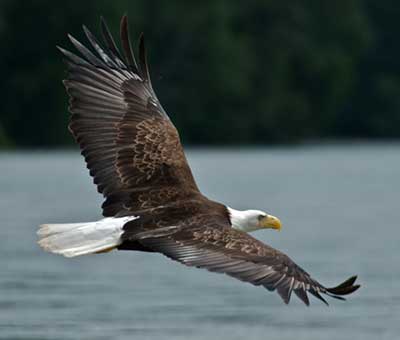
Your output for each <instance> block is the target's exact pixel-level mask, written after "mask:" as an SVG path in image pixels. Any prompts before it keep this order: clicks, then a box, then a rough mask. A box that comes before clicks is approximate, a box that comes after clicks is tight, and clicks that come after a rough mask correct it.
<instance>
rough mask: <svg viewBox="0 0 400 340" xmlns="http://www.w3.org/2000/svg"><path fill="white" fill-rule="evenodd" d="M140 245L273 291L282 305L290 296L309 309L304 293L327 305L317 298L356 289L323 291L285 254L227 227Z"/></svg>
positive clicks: (145, 240)
mask: <svg viewBox="0 0 400 340" xmlns="http://www.w3.org/2000/svg"><path fill="white" fill-rule="evenodd" d="M208 222H209V221H208ZM140 243H141V244H143V245H145V246H146V247H149V248H150V249H152V250H154V251H158V252H160V253H163V254H164V255H166V256H168V257H169V258H171V259H173V260H176V261H179V262H181V263H183V264H185V265H188V266H195V267H198V268H205V269H207V270H209V271H212V272H218V273H225V274H227V275H229V276H232V277H234V278H236V279H239V280H241V281H245V282H249V283H251V284H253V285H256V286H264V287H265V288H267V289H268V290H270V291H274V290H276V291H277V292H278V294H279V295H280V296H281V297H282V299H283V300H284V302H285V303H289V301H290V297H291V294H292V292H294V293H295V294H296V295H297V296H298V297H299V298H300V299H301V300H302V301H303V302H304V303H305V304H306V305H309V299H308V296H307V292H308V293H310V294H312V295H314V296H315V297H317V298H318V299H320V300H322V301H323V302H324V303H326V304H327V302H326V300H325V299H324V298H323V297H322V295H321V294H326V295H328V296H331V297H334V298H337V299H343V297H342V295H346V294H350V293H352V292H354V291H355V290H357V289H358V288H359V286H358V285H354V282H355V280H356V277H352V278H350V279H348V280H347V281H345V282H343V283H342V284H340V285H339V286H337V287H334V288H326V287H324V286H323V285H321V284H320V283H318V282H317V281H315V280H314V279H312V278H311V277H310V275H309V274H308V273H307V272H305V271H304V270H303V269H302V268H300V267H299V266H298V265H296V264H295V263H294V262H293V261H292V260H291V259H290V258H289V257H288V256H286V255H285V254H283V253H281V252H279V251H277V250H275V249H273V248H271V247H269V246H267V245H265V244H263V243H262V242H260V241H258V240H256V239H255V238H253V237H251V236H250V235H248V234H246V233H244V232H241V231H238V230H235V229H232V228H230V227H221V226H216V225H210V224H209V226H207V227H201V228H199V227H197V228H196V227H194V226H192V227H191V228H184V229H182V230H180V231H177V232H174V233H172V234H171V235H169V236H165V235H164V236H161V237H152V236H149V237H148V238H143V239H141V240H140Z"/></svg>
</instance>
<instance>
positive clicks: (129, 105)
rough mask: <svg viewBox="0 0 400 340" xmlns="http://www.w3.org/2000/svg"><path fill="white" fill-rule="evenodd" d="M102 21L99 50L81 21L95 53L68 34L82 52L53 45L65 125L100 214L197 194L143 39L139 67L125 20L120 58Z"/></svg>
mask: <svg viewBox="0 0 400 340" xmlns="http://www.w3.org/2000/svg"><path fill="white" fill-rule="evenodd" d="M101 26H102V32H103V37H104V40H105V43H106V45H107V48H106V49H103V48H102V47H101V46H100V44H99V43H98V42H97V40H96V38H95V37H94V36H93V34H92V33H91V32H90V31H89V30H88V29H87V28H86V27H85V26H84V31H85V33H86V36H87V38H88V40H89V42H90V44H91V45H92V47H93V49H94V50H95V51H96V52H97V54H98V56H96V55H95V54H94V53H93V52H92V51H90V50H89V49H88V48H86V47H85V46H84V45H82V44H81V43H80V42H79V41H77V40H76V39H74V38H73V37H72V36H69V37H70V40H71V42H72V43H73V45H74V46H75V48H76V49H77V50H78V52H80V54H81V56H82V57H78V56H76V55H75V54H73V53H71V52H69V51H66V50H64V49H61V48H60V50H61V52H62V53H63V54H64V55H65V56H66V58H67V65H68V70H69V75H68V79H67V80H66V81H65V82H64V84H65V87H66V89H67V92H68V94H69V95H70V111H71V113H72V116H71V120H70V124H69V129H70V131H71V132H72V133H73V135H74V137H75V139H76V140H77V142H78V143H79V144H80V147H81V150H82V155H83V156H84V157H85V160H86V162H87V166H88V168H89V170H90V174H91V175H92V176H93V177H94V183H95V184H96V185H97V188H98V190H99V192H100V193H102V194H103V195H104V196H105V198H106V200H105V202H104V204H103V214H104V215H105V216H114V215H127V214H134V213H136V212H137V211H141V212H144V211H146V210H151V209H154V208H157V207H158V206H163V205H165V204H166V203H169V202H171V201H172V200H177V201H179V200H181V199H183V198H185V199H187V198H188V197H190V196H191V195H192V196H199V197H201V195H200V193H199V191H198V188H197V186H196V184H195V181H194V179H193V176H192V173H191V170H190V168H189V166H188V164H187V161H186V157H185V154H184V151H183V149H182V145H181V143H180V139H179V134H178V132H177V130H176V129H175V127H174V125H173V124H172V123H171V121H170V119H169V117H168V116H167V114H166V113H165V111H164V110H163V108H162V107H161V104H160V103H159V101H158V100H157V97H156V95H155V93H154V91H153V88H152V86H151V83H150V77H149V75H148V66H147V63H146V60H145V52H144V45H143V40H142V39H141V43H140V46H141V47H140V65H141V70H142V71H141V72H140V73H139V71H138V68H137V65H136V60H135V57H134V53H133V51H132V48H131V44H130V38H129V33H128V27H127V18H126V17H125V16H124V17H123V18H122V20H121V40H122V47H123V52H124V55H125V56H126V58H125V60H126V63H125V62H124V61H123V58H122V57H121V54H120V52H119V50H118V48H117V46H116V44H115V42H114V40H113V38H112V36H111V34H110V31H109V29H108V27H107V25H106V23H105V21H104V20H103V19H102V21H101ZM149 188H150V189H151V190H149Z"/></svg>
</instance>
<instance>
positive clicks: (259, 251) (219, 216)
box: [38, 16, 359, 305]
mask: <svg viewBox="0 0 400 340" xmlns="http://www.w3.org/2000/svg"><path fill="white" fill-rule="evenodd" d="M83 29H84V31H85V34H86V37H87V39H88V42H89V44H90V47H91V48H90V49H89V48H87V47H85V46H84V45H83V44H81V43H80V42H79V41H77V40H76V39H75V38H73V37H72V36H69V39H70V40H71V42H72V44H73V45H74V46H75V48H76V50H77V51H78V52H79V53H78V54H79V55H78V54H74V53H71V52H69V51H67V50H65V49H63V48H61V47H59V50H60V51H61V52H62V54H63V55H64V58H65V62H66V65H67V68H68V77H67V79H66V80H64V84H65V87H66V90H67V92H68V94H69V98H70V101H69V110H70V112H71V119H70V123H69V130H70V131H71V133H72V134H73V136H74V138H75V140H76V141H77V142H78V144H79V146H80V148H81V151H82V152H81V153H82V155H83V157H84V158H85V161H86V164H87V167H88V169H89V171H90V175H91V176H92V177H93V179H94V183H95V184H96V185H97V189H98V191H99V193H101V194H102V195H103V196H104V198H105V201H104V203H103V205H102V209H103V216H104V218H103V219H101V220H99V221H96V222H88V223H72V224H71V223H70V224H43V225H41V226H40V229H39V231H38V235H39V245H40V246H41V247H42V248H43V249H45V250H46V251H49V252H52V253H56V254H61V255H64V256H66V257H74V256H79V255H85V254H98V253H104V252H108V251H111V250H113V249H118V250H133V251H145V252H156V253H161V254H163V255H165V256H167V257H169V258H170V259H172V260H175V261H178V262H180V263H183V264H185V265H187V266H193V267H198V268H205V269H207V270H209V271H212V272H218V273H225V274H227V275H229V276H231V277H234V278H236V279H239V280H241V281H245V282H249V283H251V284H253V285H256V286H263V287H265V288H267V289H268V290H270V291H275V290H276V291H277V292H278V294H279V295H280V296H281V297H282V299H283V301H284V302H285V303H289V300H290V297H291V295H292V293H294V294H295V295H297V296H298V297H299V298H300V299H301V300H302V301H303V302H304V303H305V304H306V305H309V299H308V295H307V292H308V293H310V294H312V295H314V296H315V297H317V298H318V299H320V300H322V301H323V302H325V303H327V302H326V300H325V299H324V298H323V296H322V295H323V294H325V295H328V296H330V297H333V298H337V299H342V300H344V298H343V297H342V296H343V295H347V294H350V293H352V292H354V291H355V290H357V289H358V288H359V285H355V284H354V283H355V280H356V276H353V277H351V278H349V279H348V280H346V281H345V282H343V283H342V284H340V285H338V286H336V287H333V288H326V287H325V286H323V285H322V284H320V283H319V282H317V281H316V280H314V279H313V278H311V276H310V275H309V274H308V273H307V272H306V271H304V270H303V269H302V268H300V267H299V266H298V265H296V263H294V262H293V261H292V260H291V259H290V258H289V257H288V256H287V255H285V254H283V253H282V252H280V251H278V250H275V249H273V248H272V247H270V246H268V245H266V244H264V243H262V242H261V241H259V240H257V239H256V238H254V237H252V236H250V235H249V232H252V231H254V230H259V229H267V228H272V229H278V230H279V229H280V228H281V222H280V221H279V219H278V218H276V217H274V216H272V215H270V214H268V213H266V212H263V211H260V210H245V211H239V210H236V209H233V208H230V207H228V206H226V205H224V204H221V203H218V202H214V201H212V200H209V199H208V198H207V197H205V196H204V195H203V194H202V193H201V192H200V190H199V188H198V187H197V184H196V182H195V180H194V178H193V175H192V172H191V170H190V167H189V165H188V162H187V160H186V157H185V153H184V151H183V148H182V145H181V142H180V139H179V134H178V131H177V130H176V128H175V126H174V125H173V123H172V122H171V120H170V118H169V117H168V115H167V113H166V112H165V111H164V109H163V108H162V106H161V104H160V102H159V100H158V99H157V96H156V94H155V91H154V89H153V87H152V84H151V80H150V74H149V68H148V64H147V60H146V50H145V45H144V38H143V34H142V35H140V37H139V43H138V45H139V47H138V55H137V56H135V53H134V52H133V49H132V47H131V42H130V38H129V32H128V22H127V17H126V16H123V17H122V20H121V25H120V36H121V37H120V38H121V45H122V49H121V50H122V53H121V52H120V50H119V48H118V47H117V45H116V44H115V41H114V39H113V37H112V35H111V34H110V31H109V29H108V27H107V25H106V23H105V21H104V19H101V30H102V36H103V40H104V42H103V44H101V43H99V42H98V40H97V39H96V37H95V36H94V35H93V34H92V33H91V32H90V31H89V30H88V29H87V28H86V27H85V26H83ZM137 57H138V58H137Z"/></svg>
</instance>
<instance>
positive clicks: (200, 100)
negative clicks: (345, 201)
mask: <svg viewBox="0 0 400 340" xmlns="http://www.w3.org/2000/svg"><path fill="white" fill-rule="evenodd" d="M124 13H127V14H128V15H129V20H130V28H131V34H132V37H137V36H138V35H139V33H140V32H142V31H144V32H145V35H146V42H147V45H148V51H149V59H150V65H151V67H150V71H151V74H152V79H153V84H154V87H155V89H156V91H157V93H158V96H159V98H160V100H161V102H162V103H163V106H164V108H165V109H166V111H167V112H168V113H169V114H170V115H171V116H172V118H173V121H174V122H175V123H176V125H177V127H178V129H179V130H180V132H181V135H182V139H183V141H184V142H185V143H186V144H193V145H199V144H200V145H217V144H219V145H221V144H269V143H295V142H302V141H309V140H327V139H328V140H331V139H335V140H337V139H353V138H357V139H359V138H362V139H394V138H399V137H400V114H399V112H400V63H399V60H400V44H399V42H398V37H399V36H400V24H399V22H398V18H399V17H400V5H399V3H398V1H395V0H381V1H373V0H346V1H329V2H321V1H295V2H288V1H265V0H258V1H257V0H250V1H247V2H246V4H245V5H244V4H243V3H241V2H233V1H227V0H226V1H223V0H217V1H216V0H212V1H201V2H188V1H155V0H135V1H126V0H114V1H101V0H100V1H99V0H86V1H63V2H57V5H55V3H54V1H50V0H48V1H46V0H37V1H29V2H26V1H19V0H2V1H1V2H0V44H1V46H2V50H1V58H0V74H1V81H0V91H1V93H2V100H1V102H0V145H1V146H3V147H34V148H37V147H40V148H43V147H59V146H65V145H68V144H71V143H72V138H71V137H70V135H69V133H68V131H67V130H66V128H65V126H66V124H67V120H68V113H67V110H66V94H65V92H64V89H63V86H62V83H61V79H62V78H63V77H65V72H64V65H63V63H62V60H61V59H62V58H61V56H60V54H59V52H58V51H57V50H56V48H55V46H56V45H61V46H63V47H66V48H70V49H71V48H72V47H71V44H70V43H69V41H68V40H67V38H66V34H67V33H71V34H72V35H74V36H75V37H77V38H78V39H79V40H82V41H84V42H85V41H86V40H85V37H84V35H83V32H82V28H81V26H82V24H83V23H84V24H86V25H87V26H88V27H89V28H90V29H91V30H92V31H93V32H94V33H96V34H99V16H100V15H103V16H104V17H105V18H106V19H107V21H108V23H109V26H110V29H111V31H112V32H113V33H114V34H118V31H119V19H120V17H121V15H122V14H124Z"/></svg>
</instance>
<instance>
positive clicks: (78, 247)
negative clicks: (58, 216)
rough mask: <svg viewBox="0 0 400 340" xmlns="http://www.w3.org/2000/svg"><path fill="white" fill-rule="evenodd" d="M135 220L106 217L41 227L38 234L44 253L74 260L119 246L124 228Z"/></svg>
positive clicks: (133, 217) (131, 217) (130, 217)
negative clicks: (80, 256)
mask: <svg viewBox="0 0 400 340" xmlns="http://www.w3.org/2000/svg"><path fill="white" fill-rule="evenodd" d="M136 218H137V217H136V216H129V217H119V218H114V217H109V218H104V219H102V220H100V221H96V222H87V223H65V224H42V225H41V226H40V228H39V230H38V232H37V234H38V235H39V242H38V243H39V245H40V246H41V247H42V248H43V249H44V250H46V251H49V252H51V253H55V254H61V255H64V256H66V257H74V256H79V255H85V254H93V253H98V252H102V251H107V250H110V249H112V248H115V247H117V246H118V245H120V244H121V235H122V233H123V229H122V228H123V226H124V225H125V223H127V222H128V221H131V220H134V219H136Z"/></svg>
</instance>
